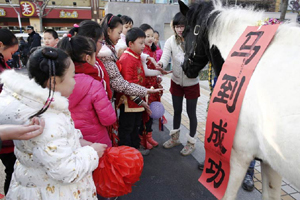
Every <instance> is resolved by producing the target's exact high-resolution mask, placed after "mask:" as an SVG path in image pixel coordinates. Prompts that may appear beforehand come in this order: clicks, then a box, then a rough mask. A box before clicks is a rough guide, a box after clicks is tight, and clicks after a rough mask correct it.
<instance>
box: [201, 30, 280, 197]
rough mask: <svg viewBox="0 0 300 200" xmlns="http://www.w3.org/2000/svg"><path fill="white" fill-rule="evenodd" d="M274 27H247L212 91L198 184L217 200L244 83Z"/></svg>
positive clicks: (223, 184)
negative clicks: (203, 157) (203, 159)
mask: <svg viewBox="0 0 300 200" xmlns="http://www.w3.org/2000/svg"><path fill="white" fill-rule="evenodd" d="M278 26H279V25H269V26H262V27H260V29H259V27H257V26H251V27H247V29H246V30H245V31H244V33H243V34H242V35H241V37H240V38H239V39H238V41H237V42H236V44H235V45H234V47H233V48H232V50H231V52H230V53H229V56H228V58H227V59H226V61H225V63H224V65H223V67H222V71H221V73H220V75H219V77H218V81H217V83H216V86H215V88H214V91H213V94H212V97H211V100H210V104H209V110H208V115H207V121H206V130H205V149H206V156H205V166H204V170H203V173H202V175H201V177H200V178H199V181H200V182H201V183H202V184H203V185H204V186H205V187H206V188H207V189H208V190H209V191H210V192H211V193H212V194H214V195H215V196H216V197H217V198H218V199H221V198H222V197H223V196H224V194H225V191H226V188H227V184H228V180H229V175H230V155H231V148H232V144H233V139H234V135H235V130H236V126H237V123H238V118H239V114H240V109H241V106H242V102H243V98H244V95H245V92H246V89H247V86H248V83H249V81H250V78H251V76H252V74H253V72H254V69H255V67H256V65H257V63H258V62H259V60H260V58H261V57H262V55H263V53H264V51H265V50H266V48H267V47H268V45H269V43H270V42H271V40H272V39H273V37H274V35H275V32H276V30H277V28H278ZM232 173H234V172H232ZM241 176H244V174H241Z"/></svg>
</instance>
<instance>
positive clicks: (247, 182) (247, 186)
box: [242, 174, 254, 192]
mask: <svg viewBox="0 0 300 200" xmlns="http://www.w3.org/2000/svg"><path fill="white" fill-rule="evenodd" d="M242 187H243V189H244V190H246V191H248V192H251V191H252V190H253V189H254V182H253V177H252V176H251V175H249V174H246V176H245V178H244V180H243V184H242Z"/></svg>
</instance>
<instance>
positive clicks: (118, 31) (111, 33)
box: [108, 24, 123, 45]
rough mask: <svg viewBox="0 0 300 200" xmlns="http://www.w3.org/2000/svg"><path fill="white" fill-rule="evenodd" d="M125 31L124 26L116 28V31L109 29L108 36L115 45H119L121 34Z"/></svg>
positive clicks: (120, 25)
mask: <svg viewBox="0 0 300 200" xmlns="http://www.w3.org/2000/svg"><path fill="white" fill-rule="evenodd" d="M122 30H123V25H122V24H119V25H118V26H117V27H116V28H114V29H110V28H109V29H108V36H109V39H110V41H112V43H113V45H116V44H117V43H118V40H119V39H120V38H121V36H120V35H121V33H122Z"/></svg>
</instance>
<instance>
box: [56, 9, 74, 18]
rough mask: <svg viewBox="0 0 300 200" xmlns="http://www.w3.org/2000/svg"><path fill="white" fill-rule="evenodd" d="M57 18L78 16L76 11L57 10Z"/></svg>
mask: <svg viewBox="0 0 300 200" xmlns="http://www.w3.org/2000/svg"><path fill="white" fill-rule="evenodd" d="M59 18H78V13H77V11H73V12H71V11H64V10H62V11H60V12H59Z"/></svg>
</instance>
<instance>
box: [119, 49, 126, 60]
mask: <svg viewBox="0 0 300 200" xmlns="http://www.w3.org/2000/svg"><path fill="white" fill-rule="evenodd" d="M125 50H126V48H120V49H119V50H118V52H117V56H118V58H120V57H121V55H122V54H123V53H124V51H125Z"/></svg>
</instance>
